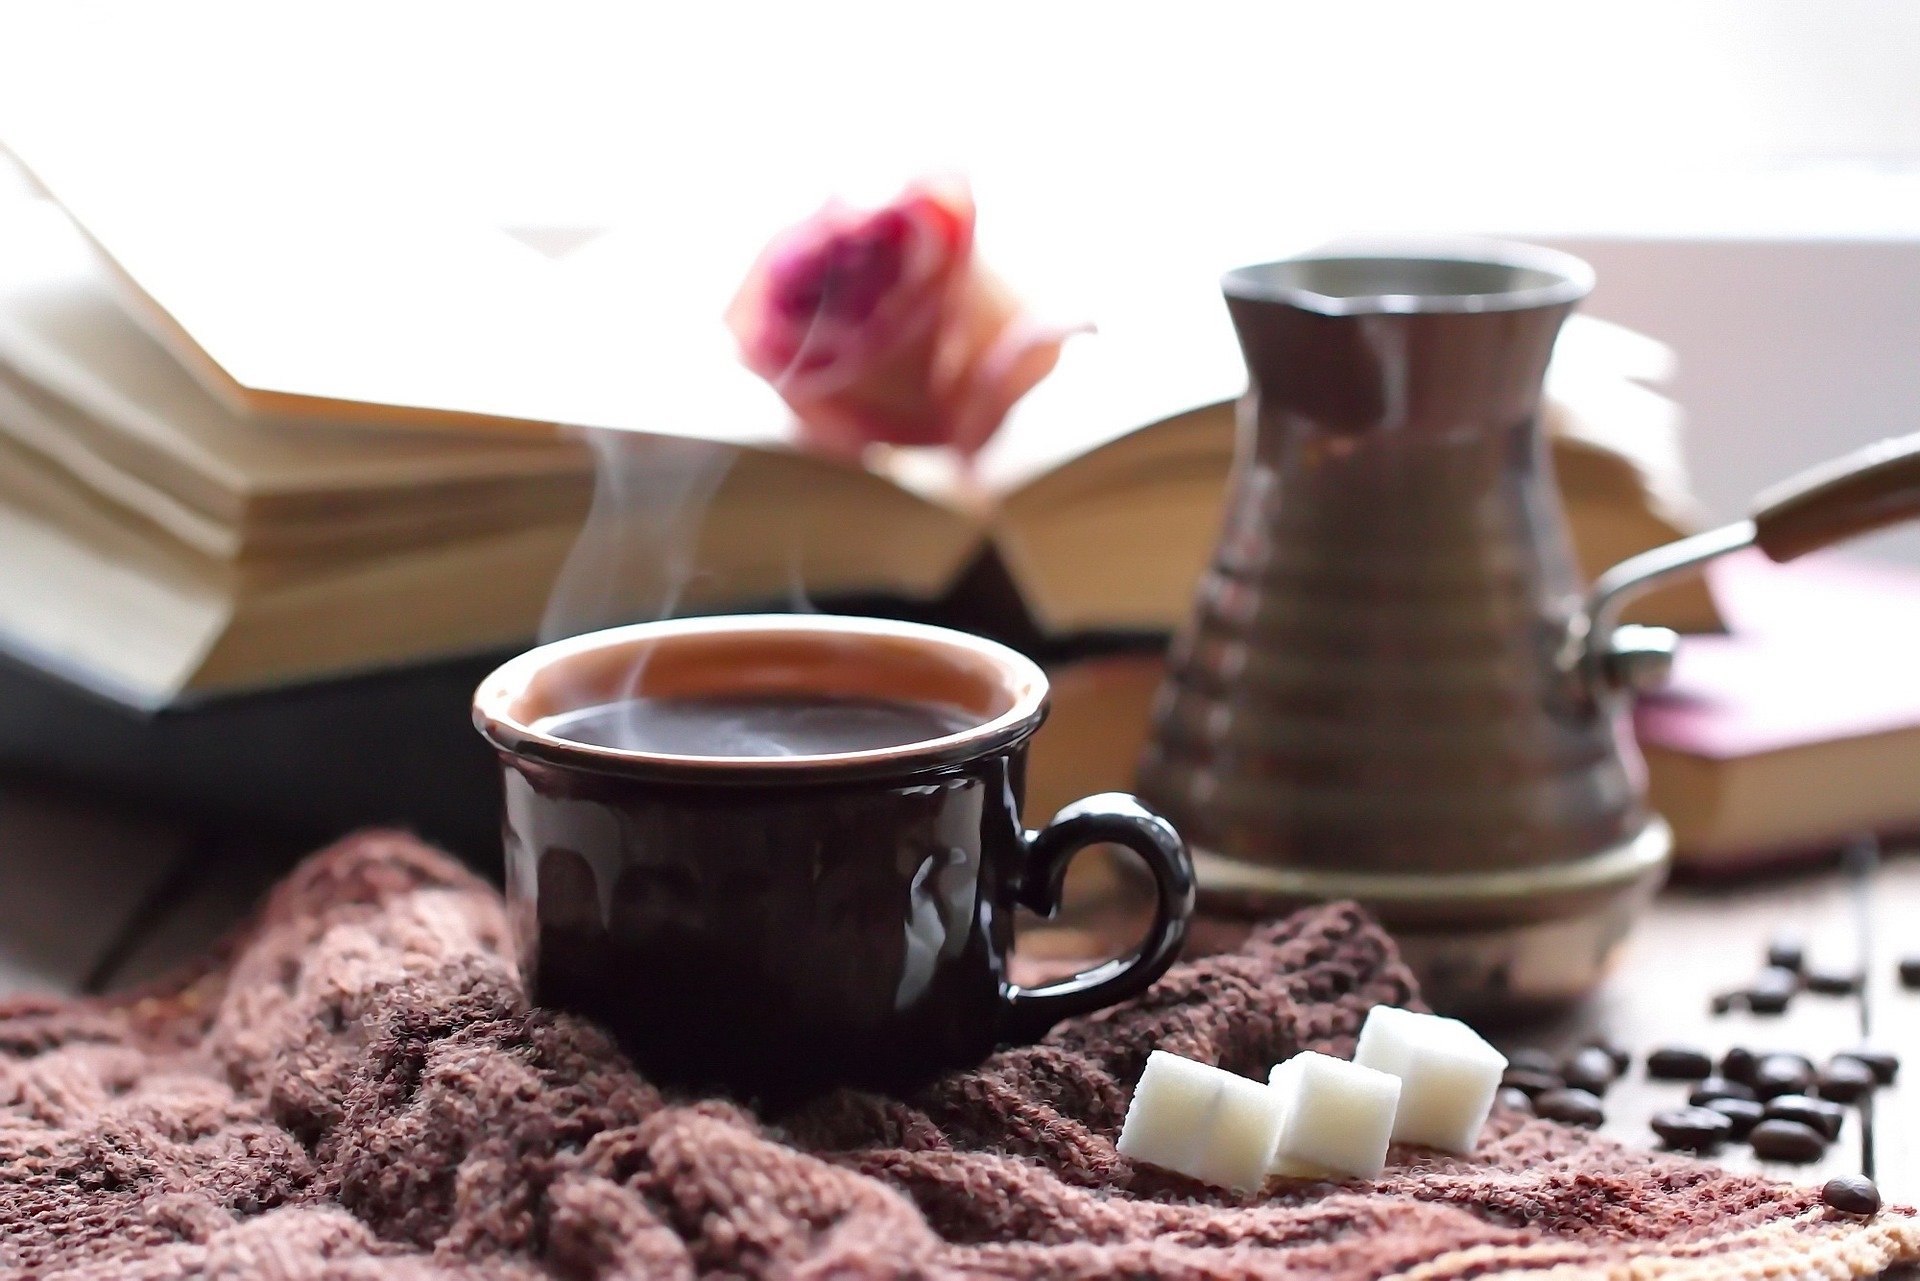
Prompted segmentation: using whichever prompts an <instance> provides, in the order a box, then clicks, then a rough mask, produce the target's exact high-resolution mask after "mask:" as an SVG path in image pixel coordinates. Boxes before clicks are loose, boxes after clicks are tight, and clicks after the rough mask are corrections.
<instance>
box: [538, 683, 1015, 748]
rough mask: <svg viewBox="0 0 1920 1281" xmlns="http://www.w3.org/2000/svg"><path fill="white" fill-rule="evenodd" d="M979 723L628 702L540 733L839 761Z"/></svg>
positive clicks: (622, 744)
mask: <svg viewBox="0 0 1920 1281" xmlns="http://www.w3.org/2000/svg"><path fill="white" fill-rule="evenodd" d="M978 721H979V718H978V717H976V716H973V715H971V714H970V713H968V712H966V711H964V710H962V709H961V708H958V707H954V706H951V705H949V704H945V703H933V702H918V701H909V700H905V699H892V698H864V697H858V696H853V695H839V694H797V693H792V694H790V693H780V694H758V695H756V694H743V695H706V696H701V697H692V698H623V699H618V700H615V701H613V702H608V703H599V704H596V705H594V706H592V707H584V708H581V709H579V710H577V711H570V712H564V713H561V714H560V715H557V716H549V717H545V718H543V719H542V720H540V721H537V722H535V725H534V728H536V729H538V730H540V731H541V732H543V733H547V734H551V735H553V736H554V737H555V738H564V739H568V740H570V741H572V742H575V743H585V744H587V745H588V746H591V747H612V748H619V749H624V750H626V751H634V752H660V753H664V754H666V755H671V756H733V757H742V756H832V755H836V754H838V753H841V752H870V751H877V750H879V749H882V748H888V747H904V746H906V745H907V744H908V743H924V742H926V741H928V740H930V739H936V738H945V737H946V736H947V735H949V734H957V733H959V732H960V731H961V730H964V729H969V728H971V727H972V726H973V725H975V724H977V723H978Z"/></svg>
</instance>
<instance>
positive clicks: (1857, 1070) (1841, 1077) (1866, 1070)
mask: <svg viewBox="0 0 1920 1281" xmlns="http://www.w3.org/2000/svg"><path fill="white" fill-rule="evenodd" d="M1878 1084H1880V1080H1879V1078H1878V1077H1876V1076H1874V1074H1873V1069H1872V1068H1870V1067H1868V1066H1867V1065H1866V1064H1864V1063H1862V1062H1861V1061H1860V1060H1858V1059H1849V1058H1844V1057H1843V1058H1836V1059H1835V1060H1834V1061H1833V1062H1831V1063H1829V1064H1827V1066H1826V1067H1824V1068H1822V1069H1820V1076H1819V1079H1818V1080H1817V1081H1816V1082H1815V1088H1816V1089H1818V1090H1819V1092H1820V1097H1821V1098H1823V1099H1832V1100H1833V1101H1834V1102H1835V1103H1852V1102H1855V1101H1856V1100H1859V1099H1863V1098H1865V1097H1866V1096H1867V1095H1869V1094H1872V1093H1873V1089H1874V1087H1875V1086H1876V1085H1878Z"/></svg>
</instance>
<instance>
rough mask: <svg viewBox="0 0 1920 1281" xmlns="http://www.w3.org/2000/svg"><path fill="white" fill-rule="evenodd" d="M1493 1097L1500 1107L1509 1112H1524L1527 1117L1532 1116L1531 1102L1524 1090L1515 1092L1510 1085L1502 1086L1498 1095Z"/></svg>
mask: <svg viewBox="0 0 1920 1281" xmlns="http://www.w3.org/2000/svg"><path fill="white" fill-rule="evenodd" d="M1495 1097H1496V1099H1497V1101H1498V1102H1499V1104H1500V1106H1501V1107H1503V1108H1506V1109H1507V1110H1508V1111H1510V1112H1524V1113H1525V1114H1526V1115H1528V1116H1532V1115H1533V1100H1532V1099H1530V1098H1528V1097H1527V1092H1526V1091H1525V1090H1516V1089H1514V1088H1513V1087H1512V1086H1510V1085H1503V1086H1501V1087H1500V1093H1499V1094H1498V1095H1496V1096H1495Z"/></svg>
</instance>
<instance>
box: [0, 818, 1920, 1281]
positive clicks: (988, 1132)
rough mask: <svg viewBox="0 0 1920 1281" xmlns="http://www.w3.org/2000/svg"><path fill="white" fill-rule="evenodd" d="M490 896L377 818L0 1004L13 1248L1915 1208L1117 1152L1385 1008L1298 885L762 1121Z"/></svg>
mask: <svg viewBox="0 0 1920 1281" xmlns="http://www.w3.org/2000/svg"><path fill="white" fill-rule="evenodd" d="M504 945H505V922H504V919H503V914H502V910H501V904H500V901H499V899H498V897H497V896H496V895H495V893H494V892H493V891H492V890H491V889H489V888H488V887H487V886H485V885H484V884H482V883H481V882H480V881H478V880H476V879H475V878H474V877H472V876H471V875H469V874H468V873H466V872H465V871H463V870H461V869H460V868H459V867H458V866H457V865H455V864H454V863H453V862H451V861H450V860H448V859H446V858H444V857H442V856H440V855H438V854H436V853H434V852H433V851H431V850H428V849H425V848H423V847H422V846H420V845H418V844H417V843H415V842H413V841H411V840H409V839H407V838H405V837H401V836H395V835H390V834H370V835H363V836H360V837H357V838H355V839H353V840H350V841H347V842H345V843H343V844H341V845H338V846H335V847H334V848H332V849H330V850H327V851H325V852H323V853H321V854H319V855H317V856H316V857H314V858H313V859H311V860H309V861H308V862H307V863H306V864H305V865H304V866H303V867H301V868H300V869H299V870H298V871H297V872H296V873H294V874H293V875H292V876H291V877H290V878H289V879H288V880H287V881H286V882H285V883H284V884H282V885H281V887H280V888H279V889H278V891H276V893H275V894H274V895H273V896H272V898H271V899H270V900H269V902H268V903H267V905H266V906H265V908H264V910H263V911H262V913H261V914H260V916H259V918H258V919H257V920H256V921H255V922H254V923H253V924H252V925H251V926H250V927H249V928H248V929H247V930H246V931H245V932H243V933H242V934H241V935H240V936H238V937H237V938H236V939H235V940H234V941H233V943H232V944H231V945H230V946H229V947H228V948H227V949H225V950H224V952H223V955H222V957H221V958H219V959H218V960H216V961H210V962H209V963H208V964H207V965H206V966H205V967H204V968H202V969H201V970H199V971H198V972H195V973H192V974H188V975H184V976H182V977H181V978H180V979H178V980H176V981H175V982H172V983H170V984H168V985H167V986H165V987H164V988H157V989H154V990H151V991H149V992H147V993H145V994H144V995H141V996H139V997H138V998H137V999H136V998H127V999H122V1000H111V1001H104V1002H100V1001H96V1002H80V1003H69V1004H41V1005H38V1006H25V1005H17V1004H16V1005H15V1006H13V1007H12V1008H10V1009H7V1010H4V1011H0V1275H6V1276H33V1277H49V1278H52V1277H67V1278H78V1277H97V1278H161V1277H205V1276H221V1277H248V1278H268V1279H277V1278H314V1277H367V1278H374V1277H378V1278H392V1277H407V1278H416V1277H451V1276H462V1277H468V1276H477V1277H490V1278H491V1277H498V1278H520V1277H526V1278H533V1277H568V1278H606V1279H608V1281H612V1279H613V1278H654V1277H661V1278H672V1277H693V1276H704V1275H729V1276H782V1277H796V1278H798V1277H865V1276H915V1277H958V1276H1003V1277H1025V1276H1035V1277H1039V1276H1047V1277H1109V1276H1130V1277H1149V1276H1151V1277H1161V1276H1165V1277H1200V1276H1207V1277H1212V1276H1226V1277H1267V1276H1278V1275H1282V1274H1285V1275H1288V1276H1313V1277H1374V1276H1384V1275H1396V1276H1404V1277H1422V1278H1447V1277H1469V1276H1471V1277H1489V1276H1496V1275H1500V1276H1504V1275H1510V1274H1512V1275H1540V1274H1544V1273H1551V1274H1552V1275H1554V1276H1569V1277H1571V1276H1588V1275H1594V1276H1618V1277H1626V1276H1632V1277H1636V1278H1638V1277H1651V1276H1667V1275H1674V1276H1681V1275H1685V1276H1713V1277H1728V1276H1760V1275H1766V1276H1807V1275H1820V1276H1835V1277H1844V1276H1860V1275H1869V1274H1871V1273H1872V1272H1874V1271H1875V1270H1877V1269H1878V1268H1881V1267H1883V1266H1885V1265H1887V1264H1889V1263H1890V1262H1893V1261H1895V1260H1899V1259H1909V1258H1914V1257H1916V1256H1920V1227H1917V1226H1916V1222H1915V1219H1914V1217H1913V1216H1912V1214H1911V1212H1908V1211H1902V1210H1889V1211H1885V1212H1883V1213H1882V1214H1881V1215H1880V1216H1879V1217H1878V1218H1876V1219H1874V1220H1873V1221H1871V1222H1868V1223H1864V1224H1863V1223H1859V1222H1857V1221H1852V1220H1846V1219H1842V1218H1837V1217H1833V1216H1830V1215H1829V1214H1828V1213H1827V1212H1826V1211H1824V1210H1822V1209H1821V1208H1819V1205H1818V1202H1817V1198H1816V1197H1815V1196H1814V1195H1813V1194H1811V1193H1809V1192H1807V1191H1805V1190H1803V1189H1798V1188H1794V1187H1790V1186H1786V1185H1782V1184H1777V1183H1771V1182H1768V1181H1765V1180H1762V1179H1758V1178H1753V1177H1747V1176H1740V1175H1733V1174H1729V1173H1726V1172H1724V1171H1721V1170H1717V1169H1715V1168H1714V1167H1712V1166H1710V1165H1706V1164H1702V1163H1699V1162H1695V1161H1690V1160H1685V1159H1681V1158H1678V1157H1671V1156H1657V1155H1650V1154H1647V1153H1642V1152H1632V1151H1628V1150H1625V1149H1622V1148H1619V1147H1617V1146H1614V1145H1612V1144H1610V1143H1607V1142H1605V1141H1602V1140H1598V1139H1595V1138H1592V1137H1590V1136H1588V1135H1585V1134H1582V1133H1578V1132H1574V1131H1570V1130H1565V1129H1561V1128H1558V1127H1556V1126H1553V1125H1550V1124H1547V1123H1545V1122H1540V1121H1533V1120H1523V1119H1521V1118H1518V1117H1515V1116H1511V1115H1497V1116H1496V1117H1495V1119H1494V1121H1493V1123H1492V1125H1491V1126H1490V1127H1489V1132H1488V1134H1487V1136H1486V1138H1485V1140H1484V1141H1483V1142H1482V1144H1481V1147H1480V1150H1479V1151H1478V1152H1477V1153H1476V1154H1475V1155H1474V1156H1473V1158H1472V1159H1455V1158H1450V1157H1442V1156H1436V1155H1434V1154H1432V1153H1427V1152H1417V1151H1396V1153H1395V1158H1394V1162H1393V1164H1392V1165H1391V1166H1390V1168H1389V1171H1388V1173H1387V1175H1386V1177H1384V1178H1382V1179H1380V1180H1378V1181H1376V1182H1373V1183H1345V1184H1334V1183H1303V1182H1284V1181H1281V1182H1275V1183H1274V1184H1272V1185H1271V1186H1270V1187H1269V1189H1268V1192H1267V1193H1266V1194H1265V1195H1262V1196H1257V1197H1245V1198H1241V1197H1233V1196H1228V1195H1223V1194H1220V1193H1217V1192H1214V1191H1212V1190H1210V1189H1207V1188H1204V1187H1201V1186H1199V1185H1197V1184H1193V1183H1189V1182H1187V1181H1185V1180H1182V1179H1179V1178H1177V1177H1174V1176H1171V1175H1166V1174H1161V1173H1159V1172H1156V1171H1154V1170H1151V1169H1148V1168H1145V1167H1139V1166H1134V1165H1132V1164H1131V1163H1129V1162H1128V1161H1127V1160H1125V1159H1124V1158H1122V1157H1120V1156H1119V1155H1118V1154H1117V1153H1116V1152H1115V1151H1114V1146H1113V1141H1114V1136H1115V1134H1116V1132H1117V1131H1118V1129H1119V1126H1120V1121H1121V1118H1122V1116H1123V1115H1124V1113H1125V1110H1126V1105H1127V1098H1128V1092H1129V1090H1130V1088H1131V1086H1132V1083H1133V1081H1134V1079H1135V1078H1136V1077H1137V1075H1138V1074H1139V1071H1140V1068H1141V1065H1142V1063H1143V1062H1144V1060H1145V1058H1146V1055H1147V1052H1148V1051H1149V1050H1151V1049H1153V1048H1155V1047H1162V1046H1164V1047H1166V1048H1168V1049H1172V1050H1177V1051H1179V1052H1181V1053H1183V1054H1188V1055H1192V1056H1194V1057H1197V1058H1202V1059H1207V1060H1212V1061H1216V1062H1219V1063H1222V1064H1224V1065H1226V1066H1227V1067H1230V1068H1233V1069H1235V1070H1237V1071H1240V1072H1245V1073H1249V1074H1263V1073H1264V1072H1265V1071H1266V1068H1267V1067H1268V1065H1269V1064H1271V1063H1273V1062H1274V1061H1275V1060H1276V1059H1279V1058H1283V1057H1285V1056H1286V1055H1289V1054H1291V1053H1293V1052H1294V1051H1295V1050H1297V1049H1299V1048H1302V1047H1312V1048H1316V1049H1321V1050H1327V1051H1331V1052H1333V1053H1336V1054H1344V1053H1347V1052H1349V1051H1350V1050H1351V1048H1352V1042H1353V1037H1354V1034H1355V1032H1356V1031H1357V1029H1358V1028H1359V1025H1360V1021H1361V1018H1362V1017H1363V1015H1364V1014H1365V1012H1366V1010H1367V1009H1368V1008H1369V1007H1370V1006H1372V1005H1373V1004H1375V1003H1376V1002H1381V1001H1390V1002H1400V1001H1404V1000H1406V999H1408V998H1409V996H1410V995H1411V988H1410V983H1409V979H1408V976H1407V972H1406V971H1405V970H1404V969H1403V968H1402V967H1401V965H1400V963H1399V961H1398V960H1397V959H1396V957H1395V955H1394V952H1393V948H1392V946H1391V944H1390V943H1389V942H1388V941H1387V940H1386V938H1385V937H1384V936H1383V935H1382V934H1381V933H1380V932H1379V930H1378V929H1376V928H1375V927H1374V926H1373V925H1372V924H1371V923H1369V922H1368V920H1367V919H1366V918H1365V917H1364V916H1362V915H1361V914H1360V913H1359V912H1357V911H1355V910H1354V909H1352V908H1349V907H1339V906H1336V907H1328V908H1323V909H1318V910H1315V911H1310V912H1303V913H1301V914H1300V915H1298V916H1295V917H1294V918H1292V919H1291V920H1288V921H1285V922H1282V923H1280V924H1278V925H1275V926H1273V927H1271V928H1269V929H1267V930H1265V931H1264V932H1263V933H1260V934H1258V935H1256V936H1255V937H1254V938H1253V939H1251V940H1250V941H1249V942H1247V943H1246V944H1245V945H1244V946H1242V947H1241V948H1239V949H1238V950H1236V951H1234V952H1232V953H1227V954H1222V955H1218V956H1213V957H1209V958H1207V959H1204V960H1199V961H1194V962H1189V963H1186V964H1183V965H1181V966H1179V967H1177V968H1176V969H1175V970H1174V971H1173V972H1172V973H1171V974H1170V975H1169V976H1168V977H1167V978H1166V979H1165V980H1164V981H1163V982H1161V983H1160V984H1159V985H1158V986H1157V987H1155V988H1154V989H1153V991H1152V992H1151V993H1149V994H1148V995H1147V996H1146V997H1145V998H1144V999H1141V1000H1138V1001H1135V1002H1133V1003H1132V1004H1130V1005H1127V1006H1123V1007H1121V1008H1118V1009H1115V1010H1112V1011H1109V1012H1107V1013H1106V1014H1104V1015H1100V1016H1096V1017H1092V1018H1086V1019H1081V1020H1079V1021H1077V1022H1072V1023H1069V1024H1066V1025H1064V1026H1063V1027H1061V1028H1060V1029H1059V1030H1058V1031H1057V1032H1056V1033H1055V1034H1054V1035H1053V1036H1051V1037H1050V1038H1049V1039H1048V1040H1047V1041H1046V1042H1045V1043H1044V1044H1041V1045H1038V1046H1033V1047H1030V1048H1025V1049H1014V1050H1008V1051H1005V1052H1003V1053H1001V1054H999V1055H997V1056H996V1057H995V1058H993V1059H992V1060H991V1061H989V1062H988V1063H986V1064H985V1065H983V1066H982V1067H980V1068H979V1069H977V1070H975V1071H972V1072H967V1073H963V1074H960V1075H956V1076H953V1077H951V1078H948V1079H946V1080H944V1081H942V1082H940V1083H939V1084H937V1085H935V1086H934V1087H932V1088H930V1089H928V1090H927V1091H926V1092H925V1093H924V1094H922V1095H921V1096H919V1097H917V1098H914V1099H910V1100H906V1101H897V1100H890V1099H886V1098H880V1097H876V1096H872V1095H865V1094H852V1093H848V1094H842V1095H839V1096H835V1097H832V1098H829V1099H826V1100H824V1101H821V1102H819V1103H817V1104H815V1105H813V1106H811V1107H810V1108H808V1109H807V1110H805V1111H803V1112H801V1113H800V1114H798V1115H795V1116H792V1117H788V1118H785V1119H784V1120H783V1121H782V1122H781V1123H779V1124H772V1123H769V1122H766V1121H763V1120H760V1119H757V1118H756V1117H754V1116H753V1115H751V1114H749V1113H748V1112H746V1111H743V1110H742V1109H740V1108H739V1107H736V1106H733V1105H731V1104H728V1103H723V1102H717V1101H713V1100H706V1101H702V1100H696V1099H685V1098H671V1097H663V1096H662V1095H661V1093H660V1092H659V1091H657V1090H656V1089H654V1088H653V1087H652V1086H651V1085H649V1084H648V1083H647V1082H646V1081H644V1080H642V1079H641V1078H640V1077H638V1076H637V1075H635V1073H634V1072H633V1071H632V1070H631V1069H630V1068H629V1067H628V1066H627V1064H626V1062H625V1061H624V1060H623V1059H622V1058H621V1056H620V1055H619V1053H618V1052H617V1051H616V1050H615V1049H614V1048H613V1047H612V1046H611V1045H610V1044H609V1043H608V1042H607V1041H606V1040H605V1039H604V1038H603V1037H602V1036H601V1035H600V1033H598V1032H597V1031H596V1030H595V1029H594V1028H593V1027H592V1026H590V1025H588V1024H586V1023H584V1022H581V1021H579V1020H576V1019H573V1018H571V1017H567V1016H562V1015H555V1014H550V1013H547V1012H545V1011H541V1010H533V1009H529V1008H528V1006H527V1002H526V1000H525V997H524V996H523V994H522V992H521V990H520V987H519V984H518V982H517V980H516V978H515V976H514V972H513V969H512V966H511V965H510V963H509V962H508V960H507V959H506V956H505V954H504V950H503V949H504Z"/></svg>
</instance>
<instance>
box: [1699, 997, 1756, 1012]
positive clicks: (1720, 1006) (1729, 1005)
mask: <svg viewBox="0 0 1920 1281" xmlns="http://www.w3.org/2000/svg"><path fill="white" fill-rule="evenodd" d="M1746 999H1747V994H1746V993H1745V992H1715V993H1714V994H1713V999H1712V1000H1711V1001H1708V1002H1707V1009H1708V1011H1709V1012H1711V1013H1713V1014H1726V1013H1728V1012H1729V1011H1731V1010H1732V1009H1733V1007H1734V1006H1736V1005H1739V1004H1740V1003H1741V1002H1743V1001H1745V1000H1746Z"/></svg>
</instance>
